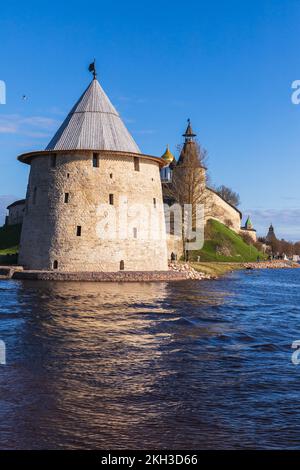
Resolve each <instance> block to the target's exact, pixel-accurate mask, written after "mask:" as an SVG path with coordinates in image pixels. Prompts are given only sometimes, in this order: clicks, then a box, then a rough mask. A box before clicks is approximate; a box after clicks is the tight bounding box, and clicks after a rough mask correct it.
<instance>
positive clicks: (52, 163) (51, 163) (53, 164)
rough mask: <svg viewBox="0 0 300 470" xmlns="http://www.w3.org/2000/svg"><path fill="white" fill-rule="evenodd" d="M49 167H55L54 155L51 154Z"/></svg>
mask: <svg viewBox="0 0 300 470" xmlns="http://www.w3.org/2000/svg"><path fill="white" fill-rule="evenodd" d="M50 165H51V168H55V167H56V153H53V154H52V155H51V159H50Z"/></svg>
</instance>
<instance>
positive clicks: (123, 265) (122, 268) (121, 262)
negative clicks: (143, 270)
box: [120, 260, 125, 271]
mask: <svg viewBox="0 0 300 470" xmlns="http://www.w3.org/2000/svg"><path fill="white" fill-rule="evenodd" d="M124 269H125V263H124V261H123V260H122V261H120V271H124Z"/></svg>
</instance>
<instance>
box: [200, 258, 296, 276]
mask: <svg viewBox="0 0 300 470" xmlns="http://www.w3.org/2000/svg"><path fill="white" fill-rule="evenodd" d="M191 266H192V267H193V269H195V270H196V271H198V272H203V273H205V274H207V275H210V276H212V277H220V276H223V275H224V274H226V273H230V272H233V271H238V270H243V269H294V268H299V267H300V265H299V264H298V263H295V262H293V261H284V260H273V261H260V262H248V263H229V262H199V263H198V262H192V263H191Z"/></svg>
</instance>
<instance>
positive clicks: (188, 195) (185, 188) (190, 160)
mask: <svg viewBox="0 0 300 470" xmlns="http://www.w3.org/2000/svg"><path fill="white" fill-rule="evenodd" d="M206 158H207V152H206V150H205V149H203V148H202V147H201V146H200V145H199V144H198V143H197V142H194V141H193V142H186V143H185V144H184V145H183V147H182V148H181V153H180V157H179V160H178V163H177V165H175V166H173V173H172V181H171V182H170V183H168V184H165V185H164V186H163V191H164V196H165V198H166V199H168V200H169V201H170V202H173V203H177V204H179V205H180V207H181V208H182V224H181V227H182V244H183V253H184V256H185V259H188V252H187V250H186V244H187V243H188V242H190V241H192V240H190V239H189V237H188V236H186V227H187V217H188V214H187V212H186V210H184V206H185V205H187V204H188V205H189V206H190V207H191V214H190V217H191V219H192V220H189V221H188V222H189V225H190V226H192V227H193V229H195V228H196V215H197V206H198V205H199V204H203V205H204V206H205V208H206V214H205V215H206V218H207V216H208V210H209V208H210V207H211V206H212V204H211V203H209V199H211V197H212V195H211V193H210V192H208V191H206V168H205V165H204V163H205V160H206ZM202 223H203V224H204V223H205V221H204V220H203V221H202ZM198 224H199V221H198Z"/></svg>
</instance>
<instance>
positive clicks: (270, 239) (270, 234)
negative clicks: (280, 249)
mask: <svg viewBox="0 0 300 470" xmlns="http://www.w3.org/2000/svg"><path fill="white" fill-rule="evenodd" d="M275 240H277V237H276V235H275V230H274V227H273V225H272V224H271V225H270V227H269V230H268V233H267V236H266V241H267V242H269V243H271V242H273V241H275Z"/></svg>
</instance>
